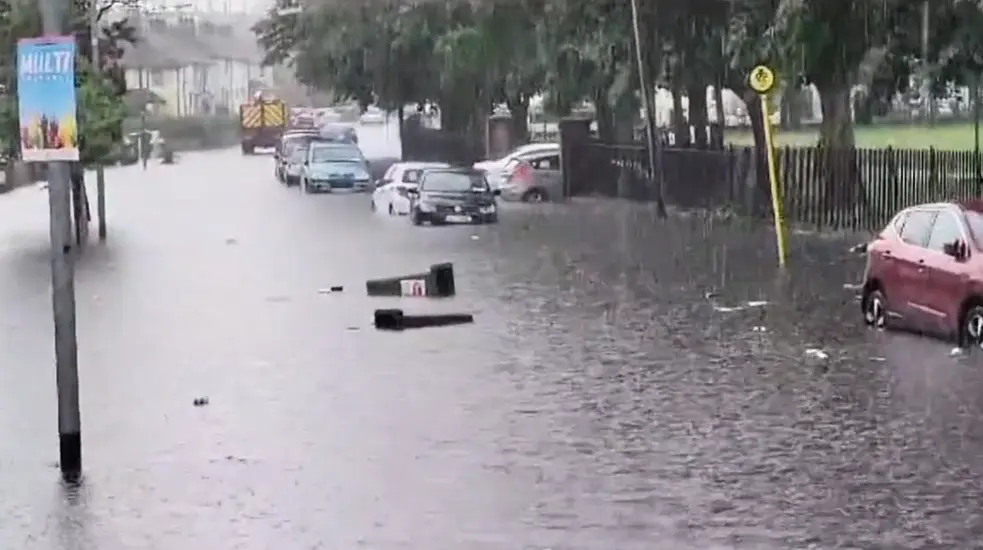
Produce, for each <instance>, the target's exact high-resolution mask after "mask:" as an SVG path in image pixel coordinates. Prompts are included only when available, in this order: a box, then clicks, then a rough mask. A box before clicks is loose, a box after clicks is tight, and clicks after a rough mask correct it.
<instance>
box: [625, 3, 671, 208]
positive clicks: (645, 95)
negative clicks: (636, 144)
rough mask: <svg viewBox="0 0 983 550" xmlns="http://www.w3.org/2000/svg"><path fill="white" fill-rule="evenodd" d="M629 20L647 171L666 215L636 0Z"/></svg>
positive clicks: (652, 103)
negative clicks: (655, 185)
mask: <svg viewBox="0 0 983 550" xmlns="http://www.w3.org/2000/svg"><path fill="white" fill-rule="evenodd" d="M631 21H632V30H633V31H634V35H635V59H636V60H637V61H638V81H639V87H640V88H641V92H642V106H643V107H644V108H645V118H646V121H645V142H646V143H645V145H646V148H647V149H648V160H649V173H650V174H651V179H652V180H656V181H658V186H657V187H658V191H659V195H658V201H657V203H656V205H657V208H658V213H659V216H660V217H662V218H665V217H666V202H665V182H664V180H663V178H662V174H661V172H662V170H659V169H658V168H661V167H658V166H656V155H655V147H656V141H655V140H656V135H655V111H654V110H653V109H654V108H655V105H654V103H655V100H654V98H653V92H652V90H651V88H652V84H653V83H652V82H651V81H650V80H649V79H648V78H647V74H646V72H645V61H644V60H643V58H642V32H641V30H640V29H639V24H638V0H631Z"/></svg>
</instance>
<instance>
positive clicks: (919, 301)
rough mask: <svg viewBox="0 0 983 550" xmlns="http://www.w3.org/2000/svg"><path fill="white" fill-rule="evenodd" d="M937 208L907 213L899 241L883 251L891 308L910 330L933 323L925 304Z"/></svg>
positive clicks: (932, 324)
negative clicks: (930, 243) (929, 243)
mask: <svg viewBox="0 0 983 550" xmlns="http://www.w3.org/2000/svg"><path fill="white" fill-rule="evenodd" d="M937 214H938V209H937V208H916V209H913V210H911V211H910V212H909V213H908V216H907V218H906V219H905V223H904V227H903V228H902V229H901V235H900V243H898V245H897V246H894V247H891V248H889V249H887V250H885V251H884V260H885V262H887V263H888V264H890V265H889V267H888V271H889V272H890V273H891V276H890V277H889V280H890V281H891V283H890V285H889V286H888V285H886V288H885V291H886V293H887V300H888V303H889V304H890V306H891V309H892V311H893V312H895V313H898V314H900V315H901V317H902V322H903V324H904V325H906V326H907V327H908V328H911V329H913V330H929V329H931V327H933V326H934V325H935V324H936V320H935V316H934V315H933V314H932V313H931V308H930V307H929V306H928V305H927V304H928V300H927V297H926V296H925V292H926V290H927V288H928V261H929V258H930V257H931V254H932V253H931V252H930V251H929V250H928V248H927V246H928V240H929V237H930V235H931V232H932V224H933V223H934V222H935V217H936V215H937Z"/></svg>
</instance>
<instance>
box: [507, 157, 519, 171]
mask: <svg viewBox="0 0 983 550" xmlns="http://www.w3.org/2000/svg"><path fill="white" fill-rule="evenodd" d="M520 162H522V160H521V159H517V158H516V159H511V160H509V161H508V162H506V163H505V171H506V172H508V171H510V170H514V169H515V167H516V166H518V165H519V163H520Z"/></svg>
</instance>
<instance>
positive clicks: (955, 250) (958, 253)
mask: <svg viewBox="0 0 983 550" xmlns="http://www.w3.org/2000/svg"><path fill="white" fill-rule="evenodd" d="M942 251H943V252H945V253H946V254H947V255H949V256H952V257H953V258H955V259H957V260H963V259H965V258H966V254H967V250H966V243H964V242H962V241H960V240H956V241H953V242H951V243H946V244H944V245H942Z"/></svg>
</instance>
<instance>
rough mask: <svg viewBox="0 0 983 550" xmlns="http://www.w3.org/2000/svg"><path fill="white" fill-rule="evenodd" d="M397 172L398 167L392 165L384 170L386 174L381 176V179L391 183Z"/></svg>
mask: <svg viewBox="0 0 983 550" xmlns="http://www.w3.org/2000/svg"><path fill="white" fill-rule="evenodd" d="M397 170H399V165H398V164H393V165H392V166H390V167H389V169H388V170H386V173H385V174H384V175H383V176H382V179H384V180H390V181H391V180H392V179H393V176H395V175H396V171H397Z"/></svg>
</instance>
